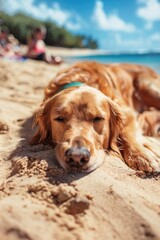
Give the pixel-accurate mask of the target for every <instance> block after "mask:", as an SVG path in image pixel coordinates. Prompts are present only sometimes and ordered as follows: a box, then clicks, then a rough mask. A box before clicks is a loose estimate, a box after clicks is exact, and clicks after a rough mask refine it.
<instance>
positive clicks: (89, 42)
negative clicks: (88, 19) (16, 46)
mask: <svg viewBox="0 0 160 240" xmlns="http://www.w3.org/2000/svg"><path fill="white" fill-rule="evenodd" d="M0 25H1V28H3V26H6V27H7V28H8V30H9V32H10V33H11V34H13V35H14V36H15V38H17V39H18V40H19V42H20V43H22V44H26V43H27V39H28V37H29V34H30V32H31V31H32V29H34V28H35V27H40V26H44V27H45V28H46V30H47V34H46V38H45V43H46V44H47V45H50V46H57V47H68V48H91V49H96V48H98V43H97V41H96V40H94V39H93V38H92V37H91V36H86V35H82V34H73V33H71V32H69V31H68V30H66V29H65V28H64V27H59V26H58V25H57V24H56V23H54V22H52V21H49V20H47V21H41V20H38V19H35V18H33V17H30V16H27V15H25V14H24V13H17V14H15V15H13V16H10V15H8V14H6V13H4V12H0Z"/></svg>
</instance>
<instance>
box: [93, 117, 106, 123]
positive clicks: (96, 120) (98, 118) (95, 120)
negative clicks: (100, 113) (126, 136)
mask: <svg viewBox="0 0 160 240" xmlns="http://www.w3.org/2000/svg"><path fill="white" fill-rule="evenodd" d="M103 120H104V118H103V117H95V118H93V122H94V123H97V122H100V121H103Z"/></svg>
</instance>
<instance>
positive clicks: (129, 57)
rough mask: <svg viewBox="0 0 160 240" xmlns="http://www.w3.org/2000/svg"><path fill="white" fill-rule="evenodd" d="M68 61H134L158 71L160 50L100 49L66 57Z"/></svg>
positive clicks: (159, 67) (159, 70)
mask: <svg viewBox="0 0 160 240" xmlns="http://www.w3.org/2000/svg"><path fill="white" fill-rule="evenodd" d="M67 60H69V62H71V63H72V62H75V61H98V62H101V63H124V62H125V63H126V62H127V63H136V64H142V65H146V66H149V67H151V68H153V69H154V70H155V71H157V72H158V73H160V50H158V51H154V50H148V51H142V50H141V51H140V50H137V52H136V51H125V52H124V51H123V52H122V51H121V52H120V51H119V52H118V51H115V52H109V51H106V52H104V51H102V52H98V51H97V52H96V53H95V52H93V53H90V54H87V55H77V56H72V57H67Z"/></svg>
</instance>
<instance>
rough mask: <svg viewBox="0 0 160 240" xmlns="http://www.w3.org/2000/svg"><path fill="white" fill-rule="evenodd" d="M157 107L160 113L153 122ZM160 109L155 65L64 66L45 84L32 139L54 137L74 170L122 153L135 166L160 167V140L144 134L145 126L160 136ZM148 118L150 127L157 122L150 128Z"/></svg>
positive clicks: (58, 152)
mask: <svg viewBox="0 0 160 240" xmlns="http://www.w3.org/2000/svg"><path fill="white" fill-rule="evenodd" d="M72 82H74V85H71V86H70V87H68V88H66V89H63V88H64V86H66V84H69V83H72ZM80 83H83V84H82V85H81V84H80ZM62 89H63V90H62ZM151 107H152V111H153V112H154V113H155V112H156V115H157V118H156V121H155V120H154V121H153V124H152V114H151V112H150V111H149V110H150V108H151ZM159 110H160V78H159V76H158V75H157V74H156V73H155V72H154V71H153V70H151V69H150V68H148V67H144V66H139V65H135V64H110V65H107V64H100V63H96V62H82V63H78V64H75V65H74V66H73V67H71V68H68V69H66V70H64V71H62V72H60V73H59V74H58V75H57V76H56V77H55V78H54V80H53V81H51V82H50V84H49V85H48V87H47V88H46V89H45V99H44V102H43V103H42V105H41V107H40V109H39V110H38V111H37V114H36V124H37V125H38V130H37V132H36V134H35V135H34V137H33V139H32V143H33V144H36V143H44V142H45V141H46V140H49V141H52V142H53V143H54V144H55V146H56V148H55V152H56V158H57V160H58V161H59V163H60V165H61V166H62V167H63V168H65V169H68V170H74V169H76V170H80V171H92V170H93V169H95V168H97V167H98V166H99V165H100V164H101V163H102V162H103V160H104V159H105V158H106V155H107V154H114V155H115V154H116V155H118V156H119V157H120V158H121V159H122V160H124V161H125V162H126V163H127V165H128V166H130V167H132V168H134V169H138V170H142V171H145V172H157V171H160V144H159V142H158V140H153V139H150V138H148V137H144V136H143V135H142V130H143V133H144V135H149V136H153V137H155V136H156V137H157V136H159V125H160V117H159V116H160V111H159ZM146 119H149V120H150V121H149V122H151V124H150V125H149V127H148V128H150V126H151V127H152V128H154V131H149V132H150V134H148V128H147V127H146ZM155 125H156V126H155ZM140 127H141V128H140ZM141 129H142V130H141ZM155 129H156V130H155Z"/></svg>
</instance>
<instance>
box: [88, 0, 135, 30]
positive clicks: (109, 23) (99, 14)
mask: <svg viewBox="0 0 160 240" xmlns="http://www.w3.org/2000/svg"><path fill="white" fill-rule="evenodd" d="M92 19H93V20H94V22H95V23H96V24H97V26H98V27H99V28H100V29H101V30H111V31H123V32H128V33H131V32H134V31H135V30H136V28H135V26H134V25H133V24H130V23H126V22H125V21H124V20H123V19H121V18H120V17H119V16H118V15H117V14H110V15H107V14H106V13H105V11H104V7H103V2H102V1H101V0H97V1H96V3H95V8H94V11H93V15H92Z"/></svg>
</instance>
